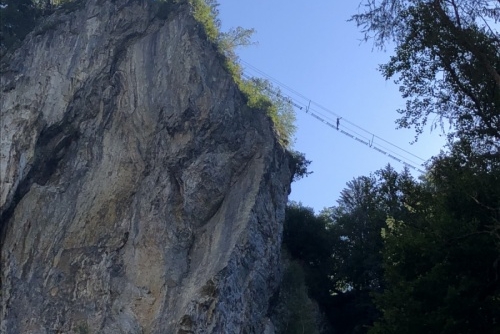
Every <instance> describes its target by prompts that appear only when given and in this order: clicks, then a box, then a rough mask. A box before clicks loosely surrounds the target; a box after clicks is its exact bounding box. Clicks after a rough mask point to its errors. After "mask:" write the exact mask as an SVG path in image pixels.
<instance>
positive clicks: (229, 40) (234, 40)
mask: <svg viewBox="0 0 500 334" xmlns="http://www.w3.org/2000/svg"><path fill="white" fill-rule="evenodd" d="M254 33H255V29H253V28H252V29H245V28H243V27H239V26H238V27H236V28H231V29H229V31H228V32H223V33H221V34H220V35H219V40H218V44H219V47H220V49H221V51H222V52H223V53H224V54H225V55H226V57H228V58H230V59H232V60H233V61H237V60H238V56H237V55H236V53H235V50H236V48H237V47H240V46H249V45H255V44H257V43H256V42H252V35H253V34H254Z"/></svg>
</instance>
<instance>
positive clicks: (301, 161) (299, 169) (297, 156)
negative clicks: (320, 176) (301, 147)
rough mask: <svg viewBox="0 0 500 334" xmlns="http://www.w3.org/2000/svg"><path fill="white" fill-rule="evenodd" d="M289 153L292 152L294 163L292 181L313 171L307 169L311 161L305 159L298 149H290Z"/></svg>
mask: <svg viewBox="0 0 500 334" xmlns="http://www.w3.org/2000/svg"><path fill="white" fill-rule="evenodd" d="M290 153H291V154H292V158H293V164H294V166H293V167H294V168H293V169H294V173H293V181H297V180H300V179H301V178H303V177H307V176H308V175H310V174H312V173H313V172H309V171H308V170H307V168H308V167H309V165H310V164H311V161H310V160H307V159H306V156H305V154H304V153H301V152H298V151H291V152H290Z"/></svg>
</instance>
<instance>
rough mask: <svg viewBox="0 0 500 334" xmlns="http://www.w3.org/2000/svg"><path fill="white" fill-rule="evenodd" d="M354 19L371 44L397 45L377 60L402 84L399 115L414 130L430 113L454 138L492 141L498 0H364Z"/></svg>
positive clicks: (498, 117) (498, 76) (496, 116)
mask: <svg viewBox="0 0 500 334" xmlns="http://www.w3.org/2000/svg"><path fill="white" fill-rule="evenodd" d="M363 3H364V6H363V7H362V8H361V13H359V14H357V15H354V16H353V17H352V20H354V21H355V22H356V23H357V24H358V26H359V27H360V28H361V29H362V31H363V32H364V33H365V39H373V40H374V43H375V46H377V47H381V48H383V47H386V46H387V45H395V55H394V56H392V57H391V59H390V61H389V62H388V63H387V64H385V65H382V66H381V67H380V70H381V72H382V73H383V75H384V76H385V77H386V78H387V79H390V78H395V82H396V83H397V84H399V85H400V91H401V94H402V96H403V98H405V99H407V102H406V108H405V109H401V110H399V113H400V114H401V115H402V117H401V118H400V119H398V121H397V123H398V125H399V126H400V127H402V128H410V127H414V128H415V130H416V132H417V137H418V135H419V134H420V133H422V131H423V129H424V128H425V127H426V125H427V123H428V121H429V118H430V117H431V116H432V115H436V117H435V118H434V120H432V118H431V120H432V123H433V124H432V125H433V126H437V125H439V126H441V127H443V129H444V127H445V126H446V124H450V125H451V126H452V127H453V128H454V132H453V133H452V136H453V137H455V138H469V139H470V140H478V141H481V142H482V143H483V145H489V146H493V147H498V144H497V143H498V141H499V140H500V34H499V32H498V30H497V28H496V27H498V23H499V22H500V3H499V2H498V1H488V0H474V1H463V0H462V1H461V0H446V1H445V0H418V1H407V0H367V1H364V2H363ZM436 119H437V121H436Z"/></svg>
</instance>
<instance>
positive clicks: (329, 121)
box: [240, 60, 425, 174]
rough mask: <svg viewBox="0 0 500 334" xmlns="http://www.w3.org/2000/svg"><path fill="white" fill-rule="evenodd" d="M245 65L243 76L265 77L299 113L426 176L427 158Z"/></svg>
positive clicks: (276, 92)
mask: <svg viewBox="0 0 500 334" xmlns="http://www.w3.org/2000/svg"><path fill="white" fill-rule="evenodd" d="M240 62H241V64H242V65H243V66H244V70H243V77H244V78H245V79H248V80H251V79H252V78H258V77H260V78H262V79H265V80H267V81H269V82H270V83H272V84H273V86H274V87H276V88H278V90H271V89H268V90H269V93H270V94H275V95H277V96H278V97H280V98H283V99H285V101H287V102H288V103H290V105H292V106H293V107H295V108H296V109H297V110H300V111H302V112H305V113H306V114H308V115H310V116H311V117H314V118H315V119H316V120H318V121H320V122H322V123H324V124H325V125H327V126H329V127H331V128H332V129H333V130H335V131H338V132H339V133H341V134H343V135H345V136H347V137H349V138H351V139H352V140H354V141H356V142H358V143H360V144H362V145H364V146H366V147H367V148H369V149H373V150H375V151H377V152H378V153H380V154H383V155H385V156H387V157H388V158H390V159H392V160H394V161H397V162H398V163H400V164H402V165H404V166H406V167H408V168H409V169H412V170H415V171H418V172H420V173H422V174H424V173H425V170H423V169H424V163H425V159H423V158H421V157H419V156H417V155H415V154H413V153H411V152H410V151H408V150H406V149H404V148H402V147H400V146H398V145H396V144H394V143H391V142H390V141H388V140H385V139H383V138H382V137H380V136H378V135H376V134H374V133H373V132H371V131H368V130H366V129H364V128H362V127H361V126H359V125H356V124H355V123H353V122H351V121H349V120H348V119H347V118H345V117H344V116H342V115H340V114H339V113H336V112H333V111H331V110H329V109H328V108H326V107H323V106H322V105H320V104H318V103H316V102H314V101H312V100H311V99H309V98H307V97H306V96H304V95H303V94H301V93H299V92H298V91H296V90H294V89H293V88H291V87H289V86H287V85H286V84H284V83H282V82H280V81H279V80H277V79H275V78H273V77H272V76H270V75H268V74H266V73H264V72H263V71H261V70H259V69H258V68H256V67H255V66H253V65H251V64H249V63H247V62H245V61H244V60H240Z"/></svg>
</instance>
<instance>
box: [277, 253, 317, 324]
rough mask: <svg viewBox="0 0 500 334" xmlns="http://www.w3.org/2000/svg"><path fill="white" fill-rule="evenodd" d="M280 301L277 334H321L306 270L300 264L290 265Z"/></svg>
mask: <svg viewBox="0 0 500 334" xmlns="http://www.w3.org/2000/svg"><path fill="white" fill-rule="evenodd" d="M278 299H279V300H278V305H277V308H278V309H279V312H278V314H277V316H278V317H279V321H277V323H276V327H277V333H283V334H285V333H286V334H305V333H307V334H314V333H319V331H318V329H317V327H318V326H317V319H316V314H315V313H316V312H315V308H314V303H313V301H311V299H310V298H309V297H308V293H307V286H306V283H305V275H304V270H303V269H302V266H301V265H300V264H299V263H298V262H296V261H290V262H289V263H288V265H287V267H286V269H285V272H284V275H283V281H282V283H281V287H280V292H279V296H278Z"/></svg>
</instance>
